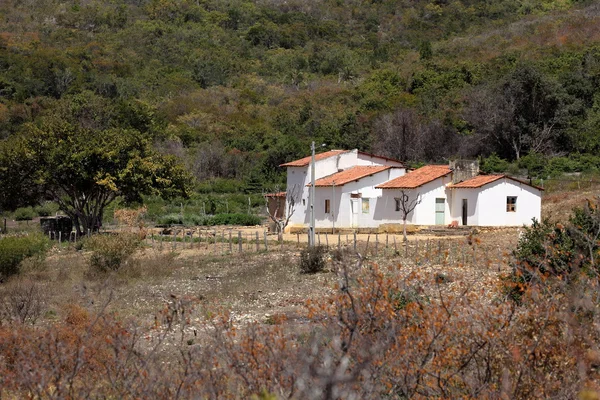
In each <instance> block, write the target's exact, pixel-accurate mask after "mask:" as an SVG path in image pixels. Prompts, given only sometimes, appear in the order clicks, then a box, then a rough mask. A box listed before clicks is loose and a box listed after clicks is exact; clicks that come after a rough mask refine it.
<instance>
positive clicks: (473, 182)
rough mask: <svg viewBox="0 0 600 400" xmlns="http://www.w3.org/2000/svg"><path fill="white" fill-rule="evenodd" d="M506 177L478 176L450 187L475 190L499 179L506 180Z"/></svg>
mask: <svg viewBox="0 0 600 400" xmlns="http://www.w3.org/2000/svg"><path fill="white" fill-rule="evenodd" d="M504 176H505V175H477V176H475V177H473V178H470V179H467V180H466V181H462V182H459V183H455V184H453V185H450V187H451V188H457V189H460V188H463V189H474V188H479V187H482V186H484V185H487V184H488V183H492V182H495V181H497V180H498V179H501V178H504Z"/></svg>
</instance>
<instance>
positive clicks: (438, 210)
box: [435, 199, 446, 225]
mask: <svg viewBox="0 0 600 400" xmlns="http://www.w3.org/2000/svg"><path fill="white" fill-rule="evenodd" d="M445 209H446V199H435V224H436V225H444V222H445V221H446V218H445V215H444V210H445Z"/></svg>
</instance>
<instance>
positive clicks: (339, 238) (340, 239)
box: [338, 231, 342, 250]
mask: <svg viewBox="0 0 600 400" xmlns="http://www.w3.org/2000/svg"><path fill="white" fill-rule="evenodd" d="M341 248H342V235H341V234H340V232H339V231H338V250H339V249H341Z"/></svg>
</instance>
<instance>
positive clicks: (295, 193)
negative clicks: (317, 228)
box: [263, 185, 302, 241]
mask: <svg viewBox="0 0 600 400" xmlns="http://www.w3.org/2000/svg"><path fill="white" fill-rule="evenodd" d="M301 195H302V191H301V190H300V186H299V185H294V186H292V187H291V188H288V189H287V191H285V192H279V191H278V190H277V188H276V190H275V191H274V192H273V193H265V194H263V197H264V198H265V205H266V209H267V215H268V216H269V218H270V219H271V221H273V222H274V223H275V229H276V231H277V238H278V240H279V241H282V240H283V231H284V230H285V228H286V227H287V226H288V224H289V222H290V218H292V215H294V211H296V205H297V204H298V201H300V197H301ZM280 198H285V203H284V204H282V203H283V202H282V201H280V200H279V199H280ZM269 199H275V201H274V204H275V205H274V206H273V207H269ZM282 207H283V209H282Z"/></svg>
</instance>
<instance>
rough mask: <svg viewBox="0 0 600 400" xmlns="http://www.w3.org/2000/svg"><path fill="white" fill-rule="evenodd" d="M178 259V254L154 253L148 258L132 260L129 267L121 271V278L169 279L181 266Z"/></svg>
mask: <svg viewBox="0 0 600 400" xmlns="http://www.w3.org/2000/svg"><path fill="white" fill-rule="evenodd" d="M177 257H178V253H176V252H158V251H153V252H151V254H150V255H148V256H146V255H144V256H140V257H136V258H132V259H130V260H129V262H128V263H127V265H125V266H124V267H123V268H121V269H120V270H119V276H121V277H123V278H128V279H140V278H145V279H146V278H149V279H156V278H164V277H168V276H171V274H172V273H173V271H174V270H175V269H176V268H177V267H178V266H179V265H180V262H179V260H178V259H177Z"/></svg>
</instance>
